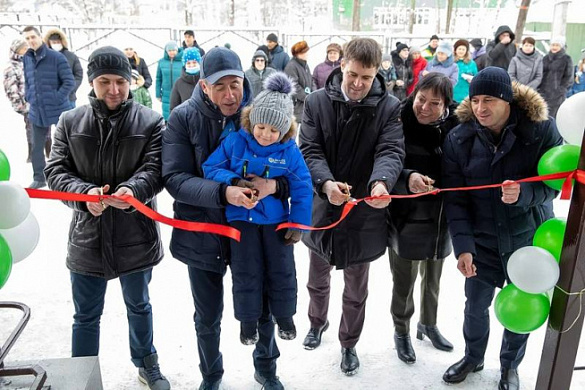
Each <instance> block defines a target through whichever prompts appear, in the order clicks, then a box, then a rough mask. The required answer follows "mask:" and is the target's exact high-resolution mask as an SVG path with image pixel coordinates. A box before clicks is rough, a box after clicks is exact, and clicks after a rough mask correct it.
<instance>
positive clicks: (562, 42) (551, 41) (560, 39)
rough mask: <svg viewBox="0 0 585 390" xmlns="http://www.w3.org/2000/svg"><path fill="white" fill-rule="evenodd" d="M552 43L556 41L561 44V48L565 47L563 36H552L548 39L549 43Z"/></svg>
mask: <svg viewBox="0 0 585 390" xmlns="http://www.w3.org/2000/svg"><path fill="white" fill-rule="evenodd" d="M553 43H557V44H559V45H561V47H562V48H564V47H565V37H560V36H559V37H554V38H552V39H551V40H550V44H551V45H552V44H553Z"/></svg>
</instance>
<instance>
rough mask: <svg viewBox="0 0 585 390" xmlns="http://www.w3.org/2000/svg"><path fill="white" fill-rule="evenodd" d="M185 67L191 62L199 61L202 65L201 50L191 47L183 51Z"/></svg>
mask: <svg viewBox="0 0 585 390" xmlns="http://www.w3.org/2000/svg"><path fill="white" fill-rule="evenodd" d="M182 60H183V66H185V65H186V64H187V62H189V61H193V60H195V61H197V62H198V63H201V53H199V49H198V48H196V47H189V48H187V49H185V50H184V51H183V59H182Z"/></svg>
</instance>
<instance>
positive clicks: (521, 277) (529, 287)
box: [494, 93, 585, 334]
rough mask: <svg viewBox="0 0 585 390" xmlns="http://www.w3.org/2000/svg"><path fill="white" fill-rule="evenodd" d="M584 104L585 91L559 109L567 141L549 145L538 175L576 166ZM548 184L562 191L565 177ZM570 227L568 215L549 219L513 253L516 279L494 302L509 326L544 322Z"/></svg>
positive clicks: (526, 328) (523, 328) (525, 329)
mask: <svg viewBox="0 0 585 390" xmlns="http://www.w3.org/2000/svg"><path fill="white" fill-rule="evenodd" d="M582 107H585V93H581V94H576V95H574V96H572V97H571V98H569V99H567V100H566V101H565V103H563V105H562V106H561V107H560V108H559V112H558V113H557V123H558V127H559V132H560V133H561V135H562V136H563V138H564V139H565V141H566V142H568V143H569V144H568V145H561V146H556V147H554V148H551V149H550V150H548V151H547V152H546V153H545V154H543V155H542V157H541V158H540V160H539V162H538V174H539V175H548V174H553V173H559V172H567V171H574V170H575V169H577V166H578V163H579V154H580V153H581V147H580V145H581V142H582V140H583V132H584V129H585V116H584V115H582V114H581V110H582ZM544 183H545V184H546V185H548V186H549V187H551V188H554V189H555V190H560V189H561V188H562V186H563V179H559V180H545V181H544ZM566 228H567V223H566V221H565V220H564V219H561V218H553V219H550V220H548V221H546V222H544V223H543V224H542V225H540V226H539V227H538V229H537V230H536V233H535V234H534V238H533V242H532V244H533V245H532V246H527V247H524V248H520V249H518V250H517V251H515V252H514V253H512V255H511V256H510V259H509V260H508V265H507V268H506V270H507V271H508V277H509V278H510V281H511V282H512V283H511V284H508V285H507V286H506V287H504V288H503V289H502V290H501V291H500V292H499V293H498V295H497V297H496V301H495V305H494V311H495V313H496V317H497V318H498V320H499V321H500V323H501V324H502V325H504V327H505V328H506V329H508V330H510V331H512V332H515V333H520V334H524V333H530V332H532V331H533V330H536V329H537V328H539V327H540V326H541V325H542V324H544V322H545V321H546V319H547V317H548V314H549V311H550V299H551V297H552V294H551V291H552V289H553V288H554V287H555V285H556V284H557V281H558V279H559V275H560V269H559V262H560V260H561V250H562V248H563V239H564V237H565V230H566Z"/></svg>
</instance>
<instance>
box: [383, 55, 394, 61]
mask: <svg viewBox="0 0 585 390" xmlns="http://www.w3.org/2000/svg"><path fill="white" fill-rule="evenodd" d="M384 61H390V62H392V56H391V55H390V54H384V55H383V56H382V62H384Z"/></svg>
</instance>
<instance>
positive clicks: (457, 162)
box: [443, 84, 563, 287]
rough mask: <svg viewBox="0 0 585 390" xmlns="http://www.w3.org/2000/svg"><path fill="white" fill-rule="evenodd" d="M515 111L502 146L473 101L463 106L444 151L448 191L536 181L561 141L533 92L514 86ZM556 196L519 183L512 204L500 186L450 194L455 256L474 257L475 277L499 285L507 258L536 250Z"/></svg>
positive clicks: (543, 188) (448, 208) (543, 187)
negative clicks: (504, 198)
mask: <svg viewBox="0 0 585 390" xmlns="http://www.w3.org/2000/svg"><path fill="white" fill-rule="evenodd" d="M510 105H511V113H510V118H509V120H508V123H507V125H506V126H505V128H504V130H503V131H502V135H501V139H500V140H499V141H495V140H493V139H492V137H491V136H490V133H489V130H488V129H486V128H484V127H482V126H481V125H480V124H479V123H478V122H477V120H476V118H475V116H474V115H473V111H472V110H471V104H470V102H469V99H465V100H464V101H463V102H462V103H461V104H460V105H459V107H458V108H457V111H456V113H457V116H458V117H459V120H460V121H461V124H460V125H459V126H457V127H455V128H454V129H453V130H451V131H450V132H449V134H448V135H447V138H446V139H445V143H444V145H443V185H444V186H445V187H447V188H448V187H467V186H477V185H486V184H496V183H502V182H503V181H505V180H518V179H523V178H526V177H531V176H536V175H538V172H537V166H538V161H539V160H540V158H541V156H542V155H543V154H544V153H545V152H546V151H548V150H549V149H551V148H552V147H555V146H558V145H561V144H562V143H563V139H562V138H561V136H560V134H559V132H558V130H557V128H556V125H555V122H554V120H553V119H552V118H550V117H548V115H547V109H546V103H545V102H544V100H543V99H542V97H541V96H540V95H538V93H537V92H536V91H534V90H533V89H531V88H529V87H526V86H524V85H520V84H516V85H515V86H514V101H513V102H512V103H511V104H510ZM494 141H495V142H494ZM557 194H558V191H555V190H553V189H552V188H550V187H548V186H547V185H545V184H544V183H543V182H534V183H521V184H520V196H519V198H518V201H517V202H516V203H514V204H505V203H503V202H502V200H501V197H502V190H501V189H500V188H493V189H486V190H474V191H456V192H446V193H445V195H444V197H445V213H446V217H447V222H448V224H449V231H450V233H451V238H452V240H453V249H454V252H455V257H456V258H457V257H459V255H460V254H461V253H465V252H469V253H471V254H472V255H473V262H474V264H475V265H476V266H477V277H478V278H479V279H481V280H483V281H485V282H487V283H489V284H491V285H494V286H500V287H501V286H502V285H503V282H504V280H505V278H506V266H507V262H508V258H509V256H510V255H511V254H512V253H513V252H514V251H515V250H517V249H519V248H522V247H524V246H528V245H532V238H533V236H534V233H535V231H536V229H537V228H538V227H539V226H540V224H542V223H543V222H544V221H546V220H547V219H549V218H552V217H553V213H552V200H553V199H554V198H555V196H556V195H557Z"/></svg>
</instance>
